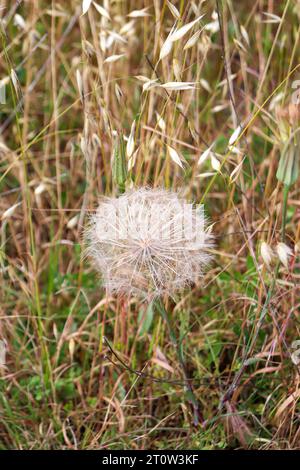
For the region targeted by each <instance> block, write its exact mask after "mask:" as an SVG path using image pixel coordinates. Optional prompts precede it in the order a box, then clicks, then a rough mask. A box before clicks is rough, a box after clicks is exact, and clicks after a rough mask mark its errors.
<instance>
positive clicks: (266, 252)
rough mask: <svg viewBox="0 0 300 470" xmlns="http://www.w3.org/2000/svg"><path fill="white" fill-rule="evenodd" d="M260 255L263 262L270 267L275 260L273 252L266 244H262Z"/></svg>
mask: <svg viewBox="0 0 300 470" xmlns="http://www.w3.org/2000/svg"><path fill="white" fill-rule="evenodd" d="M260 254H261V257H262V259H263V262H264V263H265V264H266V265H267V266H268V267H269V266H270V264H271V261H272V258H273V255H274V254H273V250H272V248H271V247H270V245H268V243H266V242H262V244H261V247H260Z"/></svg>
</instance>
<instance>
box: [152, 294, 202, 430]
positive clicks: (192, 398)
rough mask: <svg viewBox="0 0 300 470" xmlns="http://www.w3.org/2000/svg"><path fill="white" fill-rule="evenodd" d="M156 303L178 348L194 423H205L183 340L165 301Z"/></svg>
mask: <svg viewBox="0 0 300 470" xmlns="http://www.w3.org/2000/svg"><path fill="white" fill-rule="evenodd" d="M154 304H155V306H156V308H157V310H158V312H159V313H160V315H161V317H162V319H163V320H164V321H165V323H166V325H167V327H168V330H169V335H170V338H171V341H172V343H173V345H174V347H175V349H176V353H177V357H178V361H179V363H180V367H181V370H182V374H183V377H184V382H185V386H186V389H187V394H186V396H187V399H188V401H189V403H190V404H191V406H192V408H193V416H194V425H195V426H198V425H199V423H202V424H203V418H202V417H201V414H200V411H199V403H198V400H197V398H196V396H195V394H194V391H193V388H192V385H191V379H190V378H189V375H188V372H187V369H186V364H185V361H184V357H183V350H182V345H181V340H178V339H177V338H176V334H175V332H174V330H173V327H172V324H171V321H170V318H169V315H168V313H167V311H166V309H165V306H164V304H163V302H162V301H161V300H160V299H158V300H155V302H154Z"/></svg>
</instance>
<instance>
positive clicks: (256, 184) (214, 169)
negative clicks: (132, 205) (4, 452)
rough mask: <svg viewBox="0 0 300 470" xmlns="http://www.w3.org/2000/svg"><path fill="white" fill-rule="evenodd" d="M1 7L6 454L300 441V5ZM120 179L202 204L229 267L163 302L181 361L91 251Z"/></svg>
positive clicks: (1, 414) (1, 395) (1, 365)
mask: <svg viewBox="0 0 300 470" xmlns="http://www.w3.org/2000/svg"><path fill="white" fill-rule="evenodd" d="M202 15H204V16H202ZM0 16H1V29H0V31H1V33H0V35H1V52H0V54H1V61H0V70H1V87H0V88H1V93H2V92H3V90H4V89H5V97H4V99H2V101H3V103H1V105H0V117H1V119H0V164H1V176H0V182H1V183H0V184H1V187H0V188H1V195H0V196H1V197H0V216H1V227H0V237H1V242H0V276H1V282H0V298H1V302H0V340H1V342H0V389H1V390H0V448H1V449H10V448H17V449H99V448H100V449H144V448H152V449H166V448H168V449H229V448H235V449H238V448H251V449H299V441H300V439H299V437H300V436H299V432H300V431H299V429H300V427H299V416H300V410H299V397H300V389H299V368H298V365H297V358H298V355H297V349H296V347H295V341H297V340H299V339H300V332H299V237H300V224H299V214H300V213H299V189H300V188H299V178H298V174H297V171H298V165H299V152H298V148H299V145H298V140H297V135H298V134H297V129H298V127H299V108H298V105H297V104H295V103H294V102H293V100H294V98H295V92H297V83H296V81H297V79H298V78H299V69H300V64H299V52H298V51H299V35H300V27H299V16H300V4H299V1H296V0H285V1H282V2H274V1H272V0H256V1H254V2H240V1H235V0H226V1H223V2H220V1H214V0H206V1H199V2H194V1H178V2H177V1H176V2H168V1H164V0H163V1H158V0H154V1H153V2H152V1H146V0H145V1H140V0H136V1H134V2H131V1H127V0H126V1H125V0H124V1H107V0H104V1H101V2H100V1H95V2H89V1H84V2H81V1H80V0H71V1H69V2H63V1H60V0H51V1H50V2H46V1H43V0H38V1H37V0H27V1H26V2H25V1H24V2H17V1H10V2H8V1H7V2H4V4H3V6H2V8H1V10H0ZM1 97H2V98H3V93H2V94H1ZM120 136H121V139H122V152H123V155H125V162H124V161H120V160H118V158H119V157H118V158H117V159H116V148H117V146H118V145H119V144H117V143H116V142H119V140H118V138H119V137H120ZM119 150H120V149H118V152H119ZM118 155H119V153H118ZM116 163H117V165H116ZM124 163H125V165H124ZM125 180H126V182H125ZM122 185H123V186H124V187H123V190H124V189H126V190H133V188H145V187H151V188H153V190H154V191H158V189H157V188H165V189H166V190H170V191H172V192H174V193H176V192H177V191H180V194H182V195H183V196H182V197H184V198H185V199H186V200H191V201H194V202H196V203H204V204H205V210H206V214H207V216H208V218H209V220H210V224H211V225H212V231H213V233H214V235H215V238H216V244H215V246H214V247H210V253H211V254H213V255H214V262H213V263H212V264H211V266H210V269H209V270H208V271H206V272H204V275H203V277H202V280H201V282H195V283H192V284H191V286H190V288H189V289H186V290H185V291H184V292H183V293H182V294H181V295H180V296H179V295H174V296H172V298H170V299H164V305H165V308H166V312H167V314H168V318H169V321H170V323H171V327H172V329H173V331H176V334H177V336H178V338H179V343H180V353H181V356H180V355H177V354H176V349H175V348H174V344H173V342H172V338H171V337H170V335H169V331H168V325H167V324H166V322H165V321H163V320H162V318H161V317H160V316H159V315H158V313H157V311H156V310H155V308H153V303H151V302H145V301H144V299H143V300H141V299H140V298H139V296H137V295H132V296H131V297H130V298H124V296H116V295H114V294H113V293H112V292H111V291H110V292H109V293H108V295H106V289H105V286H104V284H105V281H109V283H108V284H110V285H111V281H112V287H113V289H112V290H114V289H115V288H117V287H118V286H120V283H119V281H118V280H117V281H118V282H117V285H116V284H115V281H116V277H115V273H114V276H113V278H111V277H110V276H111V273H110V272H109V273H108V274H107V278H106V279H105V277H104V279H102V280H101V279H99V278H98V277H97V275H96V273H95V269H94V266H93V265H92V263H89V262H88V261H87V260H86V259H84V257H83V251H84V242H83V235H82V234H83V231H84V227H85V226H86V224H87V220H88V216H89V214H90V213H93V211H96V209H97V205H98V199H99V196H105V197H108V198H111V197H112V198H114V197H116V195H117V188H118V186H119V187H120V186H122ZM163 197H164V198H165V196H163ZM158 217H160V214H159V215H158ZM93 237H94V234H93ZM93 240H94V238H93ZM159 248H161V247H159ZM165 248H166V249H167V250H168V252H169V253H170V251H172V249H171V247H165ZM184 253H185V254H184V263H183V266H182V269H181V266H180V272H177V274H178V276H179V278H180V282H179V284H181V281H184V283H185V282H186V281H190V280H191V279H190V275H193V276H194V275H195V274H197V269H198V268H197V266H198V264H197V263H196V261H197V260H196V259H195V258H194V257H193V256H191V258H189V257H188V256H187V254H186V252H184ZM104 255H105V256H106V252H105V253H104ZM173 255H174V253H173ZM116 256H117V254H116ZM103 260H104V258H103V257H102V255H101V259H100V260H99V259H98V261H100V262H101V263H102V261H103ZM104 261H105V262H106V261H107V260H106V259H105V260H104ZM204 261H206V259H205V260H204ZM117 262H118V261H117ZM126 269H127V268H126ZM191 270H192V271H193V272H192V273H191V272H190V271H191ZM177 271H178V270H177ZM195 271H196V272H195ZM127 274H128V273H127V271H126V272H125V273H124V276H127ZM164 274H165V273H163V270H162V271H161V275H162V276H163V275H164ZM179 278H178V279H179ZM176 279H177V278H175V281H176ZM154 280H155V282H157V278H155V277H154V278H153V277H152V283H153V286H154V287H155V288H156V287H158V288H161V285H155V282H154ZM173 281H174V278H172V279H167V283H169V282H171V284H172V283H173ZM148 282H149V279H146V284H147V285H148ZM106 284H107V282H106ZM121 284H122V285H123V284H124V277H123V276H122V279H121ZM138 284H139V283H138ZM162 284H164V282H162ZM173 287H174V285H173V284H172V286H171V290H172V289H173ZM168 289H170V285H168ZM180 357H181V358H183V360H184V363H185V367H186V370H187V373H188V376H189V377H190V378H191V379H192V385H193V392H194V395H195V396H196V398H197V401H198V403H199V413H201V416H202V420H201V423H199V425H197V426H195V425H194V422H193V418H192V412H191V409H190V407H189V401H188V400H187V399H186V393H185V391H184V381H183V377H182V373H181V364H180Z"/></svg>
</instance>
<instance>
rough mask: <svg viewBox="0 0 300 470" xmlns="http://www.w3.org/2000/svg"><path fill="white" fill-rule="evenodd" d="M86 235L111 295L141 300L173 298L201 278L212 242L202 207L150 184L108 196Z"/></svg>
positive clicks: (92, 220) (91, 252)
mask: <svg viewBox="0 0 300 470" xmlns="http://www.w3.org/2000/svg"><path fill="white" fill-rule="evenodd" d="M85 239H86V242H87V250H86V254H87V255H88V256H90V257H91V258H92V259H93V261H94V264H95V267H96V268H97V270H98V271H99V272H100V273H101V274H102V278H103V284H104V286H105V287H106V289H107V291H108V293H109V294H111V293H117V294H126V295H136V296H138V297H142V298H152V297H156V296H159V295H164V294H166V295H169V296H173V295H174V294H175V293H176V292H177V291H179V290H181V289H183V288H184V287H187V286H189V285H191V284H193V283H194V282H196V281H197V280H199V279H200V278H201V277H202V275H203V272H204V269H205V267H206V266H207V265H208V263H209V261H210V260H211V255H210V253H209V249H210V248H211V247H212V245H213V236H212V235H211V233H209V232H208V231H207V230H206V229H205V217H204V213H203V207H202V206H199V207H194V206H193V205H192V204H188V203H187V202H186V201H185V200H184V199H183V198H181V197H180V196H179V195H178V194H177V193H175V192H172V191H167V190H164V189H148V188H141V189H137V190H130V191H129V190H128V191H126V192H125V193H124V194H123V195H121V196H120V197H119V198H103V199H102V200H101V201H100V204H99V207H98V209H97V211H96V213H95V214H94V215H93V216H91V219H90V224H89V226H88V228H87V229H86V233H85Z"/></svg>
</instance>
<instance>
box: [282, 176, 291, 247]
mask: <svg viewBox="0 0 300 470" xmlns="http://www.w3.org/2000/svg"><path fill="white" fill-rule="evenodd" d="M289 190H290V186H289V185H288V184H285V185H284V187H283V201H282V227H281V240H282V242H284V241H285V227H286V212H287V202H288V196H289Z"/></svg>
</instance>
